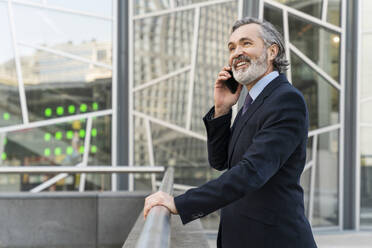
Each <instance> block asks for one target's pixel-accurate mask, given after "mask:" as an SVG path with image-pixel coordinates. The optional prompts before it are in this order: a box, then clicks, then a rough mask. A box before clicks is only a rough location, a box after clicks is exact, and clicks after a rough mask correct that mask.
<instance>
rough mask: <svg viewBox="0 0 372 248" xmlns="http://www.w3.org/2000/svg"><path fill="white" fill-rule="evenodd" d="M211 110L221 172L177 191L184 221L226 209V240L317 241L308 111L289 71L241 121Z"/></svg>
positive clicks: (281, 245)
mask: <svg viewBox="0 0 372 248" xmlns="http://www.w3.org/2000/svg"><path fill="white" fill-rule="evenodd" d="M213 113H214V109H213V108H212V109H211V110H210V112H209V113H208V114H207V115H206V116H205V117H204V122H205V125H206V128H207V136H208V159H209V163H210V165H211V166H212V167H213V168H215V169H217V170H225V169H227V171H226V172H224V173H223V174H222V175H221V176H220V177H219V178H217V179H215V180H212V181H209V182H207V183H206V184H204V185H202V186H200V187H198V188H195V189H191V190H189V191H187V192H186V193H185V194H183V195H180V196H178V197H175V205H176V208H177V210H178V212H179V214H180V217H181V219H182V222H183V223H184V224H186V223H188V222H190V221H192V220H194V219H196V218H200V217H203V216H205V215H207V214H209V213H211V212H213V211H216V210H217V209H222V210H221V219H220V227H219V233H218V238H217V246H218V247H223V248H227V247H232V248H240V247H241V248H249V247H252V248H261V247H262V248H263V247H267V248H274V247H275V248H287V247H288V248H313V247H316V244H315V242H314V238H313V234H312V231H311V227H310V225H309V223H308V220H307V219H306V217H305V214H304V201H303V190H302V188H301V186H300V176H301V173H302V171H303V169H304V165H305V159H306V142H307V131H308V112H307V108H306V104H305V100H304V98H303V96H302V94H301V93H300V92H299V91H298V90H297V89H295V88H294V87H293V86H292V85H291V84H290V83H289V82H288V80H287V79H286V77H285V76H284V75H283V74H280V75H279V76H278V77H277V78H275V79H274V80H273V81H272V82H271V83H269V84H268V85H267V86H266V87H265V88H264V90H263V91H262V92H261V94H260V95H259V96H258V97H257V98H256V99H255V101H254V102H253V103H252V105H250V107H249V108H248V110H247V112H246V113H245V114H244V115H241V110H240V111H239V113H238V115H237V117H236V119H235V122H234V125H233V126H232V128H230V126H231V125H230V124H231V111H230V113H229V114H227V115H224V116H221V117H219V118H216V119H213V118H211V117H212V116H213Z"/></svg>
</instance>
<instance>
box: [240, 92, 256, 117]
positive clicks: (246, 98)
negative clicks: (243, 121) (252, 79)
mask: <svg viewBox="0 0 372 248" xmlns="http://www.w3.org/2000/svg"><path fill="white" fill-rule="evenodd" d="M252 101H253V99H252V97H251V96H250V95H249V93H248V94H247V96H246V97H245V101H244V106H243V113H242V114H243V115H244V113H245V112H246V111H247V109H248V108H249V105H251V103H252Z"/></svg>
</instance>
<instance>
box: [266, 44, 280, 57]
mask: <svg viewBox="0 0 372 248" xmlns="http://www.w3.org/2000/svg"><path fill="white" fill-rule="evenodd" d="M278 52H279V47H278V45H277V44H272V45H271V46H269V48H268V49H267V53H268V54H267V55H268V59H269V61H273V60H274V59H275V58H276V56H277V55H278Z"/></svg>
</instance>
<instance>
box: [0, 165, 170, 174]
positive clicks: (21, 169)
mask: <svg viewBox="0 0 372 248" xmlns="http://www.w3.org/2000/svg"><path fill="white" fill-rule="evenodd" d="M159 172H164V167H163V166H86V167H81V166H31V165H30V166H17V167H13V166H0V174H19V173H28V174H31V173H39V174H40V173H159Z"/></svg>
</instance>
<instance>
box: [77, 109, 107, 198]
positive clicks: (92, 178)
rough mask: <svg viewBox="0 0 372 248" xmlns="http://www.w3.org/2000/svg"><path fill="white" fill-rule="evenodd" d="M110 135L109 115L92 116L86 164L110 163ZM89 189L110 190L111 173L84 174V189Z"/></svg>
mask: <svg viewBox="0 0 372 248" xmlns="http://www.w3.org/2000/svg"><path fill="white" fill-rule="evenodd" d="M85 135H87V134H86V133H85ZM85 135H83V137H84V138H85ZM111 137H112V135H111V115H107V116H101V117H93V123H92V130H91V133H90V147H89V157H88V165H90V166H93V165H99V166H105V165H106V166H110V165H111ZM77 189H78V187H77ZM89 190H100V191H103V190H111V174H98V173H91V174H86V178H85V191H89Z"/></svg>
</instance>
